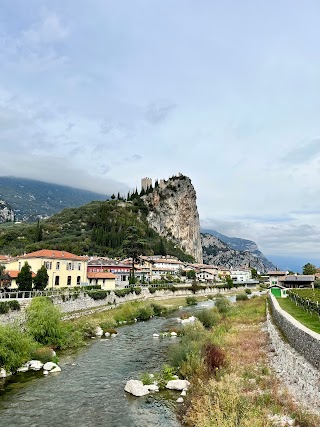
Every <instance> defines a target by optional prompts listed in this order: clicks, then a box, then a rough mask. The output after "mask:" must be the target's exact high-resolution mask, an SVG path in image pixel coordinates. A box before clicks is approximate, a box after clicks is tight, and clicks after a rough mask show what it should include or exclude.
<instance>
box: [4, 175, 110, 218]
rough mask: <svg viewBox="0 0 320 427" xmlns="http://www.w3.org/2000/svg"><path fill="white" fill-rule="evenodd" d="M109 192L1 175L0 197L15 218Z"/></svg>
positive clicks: (39, 214)
mask: <svg viewBox="0 0 320 427" xmlns="http://www.w3.org/2000/svg"><path fill="white" fill-rule="evenodd" d="M108 198H109V196H107V195H105V194H100V193H95V192H92V191H87V190H81V189H78V188H73V187H68V186H64V185H58V184H50V183H47V182H42V181H36V180H31V179H26V178H18V177H8V176H2V177H0V200H3V201H4V202H6V203H7V204H8V205H10V206H11V208H12V209H13V211H14V216H15V220H16V221H35V220H37V219H39V218H40V219H41V218H46V217H48V216H50V215H53V214H55V213H58V212H61V211H62V210H63V209H65V208H71V207H79V206H82V205H85V204H86V203H89V202H91V201H93V200H106V199H108Z"/></svg>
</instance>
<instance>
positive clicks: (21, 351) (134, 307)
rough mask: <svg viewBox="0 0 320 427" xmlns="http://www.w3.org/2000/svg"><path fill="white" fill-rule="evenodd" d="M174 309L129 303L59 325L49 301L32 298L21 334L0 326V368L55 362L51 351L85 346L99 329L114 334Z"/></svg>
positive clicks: (57, 314)
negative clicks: (128, 324) (28, 362)
mask: <svg viewBox="0 0 320 427" xmlns="http://www.w3.org/2000/svg"><path fill="white" fill-rule="evenodd" d="M174 308H175V306H172V307H170V308H169V307H165V306H163V305H161V304H159V303H156V302H152V301H132V302H127V303H124V304H122V305H120V306H117V307H115V308H113V309H110V310H106V311H103V312H99V313H94V314H92V315H88V316H83V317H80V318H78V319H76V320H69V321H62V315H61V313H60V311H59V309H58V308H57V307H56V306H54V305H53V304H52V302H51V301H50V300H49V299H48V298H46V297H37V298H34V299H33V300H32V303H31V304H30V306H29V307H28V308H27V311H26V314H27V315H26V318H27V321H26V324H25V325H24V328H23V330H21V327H19V326H18V325H0V368H4V369H5V370H6V371H10V372H15V371H16V370H17V369H18V368H19V367H20V366H21V365H22V364H23V363H25V362H27V361H28V360H30V359H40V360H41V361H42V362H46V361H50V360H56V356H54V353H53V352H52V349H54V350H60V349H62V350H63V349H67V348H76V347H80V346H82V345H85V344H86V343H87V342H88V341H87V340H88V339H89V338H91V337H93V336H95V335H96V332H97V329H98V328H102V330H103V333H105V332H109V333H110V334H112V333H116V332H117V331H116V328H117V327H118V326H119V325H122V324H125V323H130V322H136V321H137V322H138V321H144V320H148V319H150V318H151V317H153V316H159V315H162V314H165V313H166V312H167V311H168V310H169V309H174Z"/></svg>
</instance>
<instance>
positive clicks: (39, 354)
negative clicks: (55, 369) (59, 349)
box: [31, 347, 58, 363]
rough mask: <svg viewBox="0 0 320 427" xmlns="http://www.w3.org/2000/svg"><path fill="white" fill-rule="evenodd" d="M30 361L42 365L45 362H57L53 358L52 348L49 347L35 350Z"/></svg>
mask: <svg viewBox="0 0 320 427" xmlns="http://www.w3.org/2000/svg"><path fill="white" fill-rule="evenodd" d="M31 359H36V360H40V361H41V362H42V363H46V362H55V363H57V361H58V358H57V356H54V353H53V351H52V348H50V347H40V348H37V349H35V350H34V351H33V352H32V353H31Z"/></svg>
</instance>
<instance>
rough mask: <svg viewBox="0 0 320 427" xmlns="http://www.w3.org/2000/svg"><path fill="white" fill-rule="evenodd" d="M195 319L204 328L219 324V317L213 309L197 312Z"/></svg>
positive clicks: (215, 309)
mask: <svg viewBox="0 0 320 427" xmlns="http://www.w3.org/2000/svg"><path fill="white" fill-rule="evenodd" d="M197 318H198V320H199V321H200V322H201V323H202V324H203V326H204V327H205V328H212V326H215V325H216V324H217V323H218V322H219V320H220V315H219V312H218V310H217V308H215V307H214V308H212V309H206V308H204V309H203V310H199V311H198V312H197Z"/></svg>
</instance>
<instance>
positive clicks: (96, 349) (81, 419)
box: [0, 318, 180, 427]
mask: <svg viewBox="0 0 320 427" xmlns="http://www.w3.org/2000/svg"><path fill="white" fill-rule="evenodd" d="M165 322H168V320H167V319H163V318H154V319H152V320H150V321H148V322H141V323H136V324H134V325H127V326H124V327H122V328H119V334H118V336H117V337H116V338H112V339H100V340H97V342H95V343H93V345H90V346H89V347H88V348H86V349H85V350H84V351H81V352H79V353H78V355H73V356H72V357H69V358H65V359H64V360H62V363H61V367H62V372H61V373H56V374H49V375H48V376H44V375H43V374H42V372H41V373H40V372H37V373H27V374H18V375H16V376H15V377H12V379H10V383H9V384H6V387H5V392H2V395H1V396H0V426H1V427H24V426H28V427H38V426H41V427H51V426H55V427H56V426H63V427H64V426H66V427H69V426H70V427H73V426H74V427H82V426H83V427H91V426H95V427H99V426H104V427H113V426H114V427H126V426H128V427H129V426H130V427H134V426H139V427H145V426H149V425H151V426H153V427H157V426H165V427H176V426H179V425H180V424H179V422H178V420H177V418H176V414H175V405H176V403H175V400H176V399H177V398H178V397H179V393H178V392H164V393H163V392H160V393H156V394H150V395H148V396H144V397H134V396H131V395H129V394H127V393H126V392H125V391H124V386H125V383H126V381H127V380H128V379H139V377H140V374H141V373H142V372H145V371H147V372H155V371H157V370H159V369H160V368H161V366H162V365H163V364H164V363H165V362H166V358H167V350H168V347H169V346H170V345H171V344H172V343H173V342H174V341H175V340H176V339H175V338H169V337H168V338H165V339H155V338H153V337H152V334H153V333H154V332H159V331H161V330H162V326H163V325H164V323H165ZM73 364H75V365H73ZM23 376H24V377H23Z"/></svg>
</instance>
